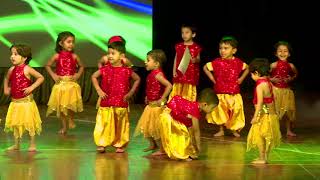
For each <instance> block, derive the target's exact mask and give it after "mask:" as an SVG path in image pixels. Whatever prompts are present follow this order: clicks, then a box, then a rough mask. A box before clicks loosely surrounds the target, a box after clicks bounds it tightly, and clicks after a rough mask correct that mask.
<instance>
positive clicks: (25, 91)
mask: <svg viewBox="0 0 320 180" xmlns="http://www.w3.org/2000/svg"><path fill="white" fill-rule="evenodd" d="M33 90H34V88H33V87H32V86H29V87H27V88H25V89H24V94H25V95H29V94H30V93H31V92H32V91H33Z"/></svg>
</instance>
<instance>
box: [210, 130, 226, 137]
mask: <svg viewBox="0 0 320 180" xmlns="http://www.w3.org/2000/svg"><path fill="white" fill-rule="evenodd" d="M213 136H214V137H221V136H224V131H219V132H217V133H215V134H214V135H213Z"/></svg>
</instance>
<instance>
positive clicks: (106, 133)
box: [93, 107, 130, 148]
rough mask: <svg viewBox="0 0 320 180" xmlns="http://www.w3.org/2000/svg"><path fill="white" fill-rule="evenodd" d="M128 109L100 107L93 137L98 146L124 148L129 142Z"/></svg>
mask: <svg viewBox="0 0 320 180" xmlns="http://www.w3.org/2000/svg"><path fill="white" fill-rule="evenodd" d="M129 128H130V126H129V117H128V110H127V108H120V107H99V109H98V113H97V117H96V126H95V128H94V132H93V136H94V142H95V143H96V145H97V146H103V147H106V146H114V147H116V148H120V147H124V146H126V145H127V143H128V142H129V132H130V129H129Z"/></svg>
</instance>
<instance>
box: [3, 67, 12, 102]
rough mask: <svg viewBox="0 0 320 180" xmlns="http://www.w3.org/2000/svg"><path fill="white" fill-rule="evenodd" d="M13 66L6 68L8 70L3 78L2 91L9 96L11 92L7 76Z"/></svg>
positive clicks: (8, 76)
mask: <svg viewBox="0 0 320 180" xmlns="http://www.w3.org/2000/svg"><path fill="white" fill-rule="evenodd" d="M13 68H14V66H12V67H11V68H10V69H9V70H8V72H7V74H6V77H5V78H4V81H3V83H4V85H3V87H4V88H3V91H4V94H5V95H7V96H9V95H10V92H11V87H10V86H9V78H10V75H11V72H12V70H13Z"/></svg>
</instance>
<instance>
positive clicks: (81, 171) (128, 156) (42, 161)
mask: <svg viewBox="0 0 320 180" xmlns="http://www.w3.org/2000/svg"><path fill="white" fill-rule="evenodd" d="M0 108H1V110H0V113H1V114H0V115H1V116H0V117H1V118H2V120H3V121H2V122H1V125H0V128H1V129H3V126H4V119H5V114H6V110H7V106H2V107H0ZM312 108H313V109H312ZM247 109H249V110H247V111H246V114H252V107H251V110H250V107H249V108H247ZM319 109H320V105H319V103H318V104H317V103H311V104H310V103H308V102H306V103H305V104H303V106H301V107H300V108H299V110H300V113H299V114H298V117H299V118H298V121H297V123H296V124H297V126H296V128H295V132H296V133H297V134H298V136H297V137H295V138H287V137H285V136H284V137H283V140H282V142H283V143H282V144H281V146H280V147H279V148H277V149H275V150H274V151H272V153H271V155H270V163H269V164H267V165H252V164H250V162H251V161H252V160H253V159H254V158H255V157H256V156H257V152H254V151H252V152H246V135H247V133H248V129H249V128H250V124H248V123H247V125H246V128H244V130H243V131H242V132H241V135H242V136H241V137H240V138H236V137H233V136H232V135H231V134H230V133H228V131H226V136H224V137H220V138H214V137H213V134H214V133H215V132H216V131H217V128H216V127H215V126H213V125H210V124H207V123H206V122H204V121H202V122H201V130H202V138H201V140H202V144H201V146H202V150H201V154H200V158H199V159H198V160H193V161H191V162H185V161H174V160H170V159H168V158H167V157H165V156H160V157H152V156H150V152H143V149H144V148H146V147H147V146H148V142H147V141H146V140H144V139H143V137H141V136H140V137H131V140H130V144H129V146H128V148H127V149H126V152H125V153H122V154H117V153H115V152H114V149H113V148H109V149H107V152H106V153H104V154H99V153H97V152H96V151H95V148H96V147H95V144H94V142H93V137H92V133H93V129H94V121H95V115H96V109H95V107H94V106H93V105H86V107H85V112H83V113H79V114H77V115H76V123H77V128H76V129H74V130H71V131H70V132H69V134H68V135H66V136H61V135H58V134H57V131H58V130H59V127H60V124H59V121H58V119H57V118H55V117H54V116H51V117H48V118H46V117H45V116H44V115H45V110H46V107H45V106H39V110H40V112H41V116H42V118H43V119H42V121H43V132H42V134H41V135H40V136H37V139H36V142H37V148H38V152H35V153H30V152H27V148H28V142H29V138H28V136H24V137H23V139H22V147H21V150H20V151H14V152H7V151H6V148H7V147H9V146H10V145H12V144H13V139H12V134H6V133H4V132H3V131H2V130H1V132H0V151H1V152H0V180H7V179H8V180H11V179H12V180H24V179H30V180H31V179H32V180H33V179H35V180H37V179H41V180H42V179H45V180H47V179H48V180H73V179H74V180H77V179H80V180H92V179H98V180H105V179H106V180H112V179H117V180H122V179H134V180H138V179H150V180H157V179H166V180H170V179H172V180H189V179H190V180H195V179H201V180H205V179H210V180H211V179H230V180H237V179H270V180H277V179H303V180H306V179H320V133H319V127H320V118H319V116H320V115H319V114H318V113H316V112H319ZM142 110H143V106H142V105H132V107H131V115H130V123H131V124H130V126H131V134H132V132H133V130H134V128H135V125H136V122H137V120H138V119H139V116H140V115H141V112H142ZM249 116H250V115H248V117H247V121H249V120H248V119H250V118H249ZM282 132H284V131H283V129H282Z"/></svg>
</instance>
